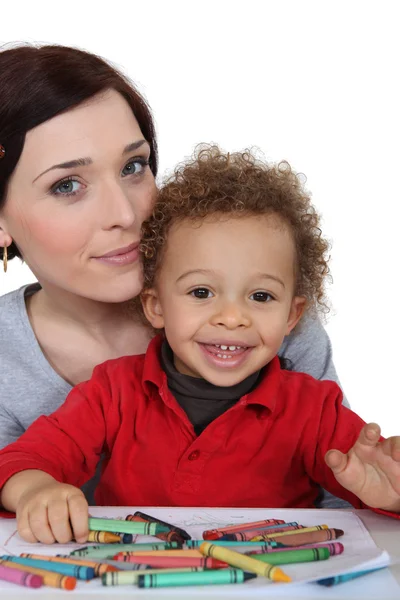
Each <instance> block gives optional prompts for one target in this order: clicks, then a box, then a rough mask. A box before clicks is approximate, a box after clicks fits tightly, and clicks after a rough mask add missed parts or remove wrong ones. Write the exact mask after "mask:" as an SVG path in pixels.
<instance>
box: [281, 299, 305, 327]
mask: <svg viewBox="0 0 400 600" xmlns="http://www.w3.org/2000/svg"><path fill="white" fill-rule="evenodd" d="M306 307H307V300H306V298H304V297H303V296H295V297H294V298H293V300H292V305H291V307H290V312H289V316H288V321H287V327H286V334H285V335H289V333H290V332H291V331H292V330H293V329H294V328H295V327H296V325H297V323H298V322H299V321H300V319H301V317H302V316H303V314H304V311H305V310H306Z"/></svg>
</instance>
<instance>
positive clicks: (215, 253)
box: [143, 216, 305, 386]
mask: <svg viewBox="0 0 400 600" xmlns="http://www.w3.org/2000/svg"><path fill="white" fill-rule="evenodd" d="M294 267H295V253H294V244H293V241H292V237H291V235H290V233H289V231H288V229H287V228H286V227H285V225H283V224H282V223H281V222H280V221H278V219H277V218H276V217H274V216H250V217H239V218H232V217H231V218H229V217H228V216H223V217H222V219H221V220H214V221H208V222H207V221H206V222H202V224H201V225H199V224H196V223H192V222H190V221H183V222H181V223H178V224H175V225H174V226H173V227H172V228H171V230H170V232H169V233H168V242H167V246H166V248H165V252H164V256H163V260H162V266H161V268H160V270H159V273H158V275H157V283H156V287H155V288H154V289H152V290H148V291H147V292H145V293H144V296H143V305H144V309H145V312H146V316H147V318H148V319H149V321H150V322H151V323H152V325H153V327H156V328H164V329H165V334H166V337H167V339H168V342H169V344H170V346H171V348H172V350H173V353H174V362H175V367H176V369H177V370H178V371H179V372H180V373H184V374H186V375H191V376H192V377H202V378H204V379H206V380H207V381H209V382H210V383H213V384H214V385H218V386H231V385H234V384H236V383H239V382H240V381H242V380H243V379H245V378H246V377H248V376H249V375H251V374H252V373H254V372H255V371H257V370H259V369H260V368H262V367H263V366H264V365H266V364H267V363H268V362H269V361H270V360H271V359H272V358H273V357H274V356H275V355H276V354H277V352H278V350H279V348H280V346H281V344H282V341H283V338H284V336H285V335H287V334H288V333H290V331H291V330H292V329H293V327H294V326H295V325H296V323H297V322H298V320H299V319H300V317H301V314H302V312H303V310H304V306H305V299H304V298H300V297H294V295H293V293H294V281H295V280H294Z"/></svg>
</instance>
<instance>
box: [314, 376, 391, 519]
mask: <svg viewBox="0 0 400 600" xmlns="http://www.w3.org/2000/svg"><path fill="white" fill-rule="evenodd" d="M319 388H320V390H319V391H320V392H322V396H321V397H320V398H318V403H317V406H319V413H318V416H317V415H315V418H313V419H311V420H310V423H312V428H311V429H310V431H308V432H307V436H306V438H307V439H308V440H310V442H309V446H308V450H307V451H306V453H305V462H306V469H307V472H308V473H309V475H310V476H311V477H312V479H314V480H315V481H317V482H318V483H319V484H320V485H323V486H324V487H326V488H327V489H328V490H329V491H331V492H332V493H334V494H336V495H338V496H341V497H342V498H345V499H346V500H348V501H349V502H351V503H352V504H353V505H354V506H356V507H359V508H365V507H373V508H381V509H386V510H388V511H396V512H397V511H399V510H400V437H393V438H389V439H387V440H384V439H383V438H382V437H381V436H380V430H379V427H378V426H376V425H374V424H369V425H367V424H366V423H365V422H364V421H363V420H362V419H361V418H360V417H359V416H358V415H356V414H355V413H353V412H352V411H351V410H349V409H348V408H346V407H344V406H342V402H341V391H340V390H339V388H338V387H337V386H336V385H335V384H334V383H331V382H324V383H323V384H322V383H321V384H320V385H319ZM316 412H318V410H317V411H316ZM313 436H314V440H315V442H313V441H312V440H313ZM333 451H334V452H333ZM328 465H329V466H328Z"/></svg>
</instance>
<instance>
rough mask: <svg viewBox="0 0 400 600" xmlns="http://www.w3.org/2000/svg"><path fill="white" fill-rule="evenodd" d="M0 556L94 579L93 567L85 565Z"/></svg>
mask: <svg viewBox="0 0 400 600" xmlns="http://www.w3.org/2000/svg"><path fill="white" fill-rule="evenodd" d="M0 558H1V560H7V561H10V562H14V563H18V564H19V565H26V566H27V567H36V568H37V569H45V570H46V571H53V572H54V573H60V574H61V575H69V576H70V577H76V578H77V579H83V580H84V581H89V579H94V577H95V574H94V569H93V567H87V566H85V565H65V564H62V563H55V562H53V561H52V560H48V559H44V558H41V559H37V558H27V557H25V556H1V557H0ZM50 559H51V557H50Z"/></svg>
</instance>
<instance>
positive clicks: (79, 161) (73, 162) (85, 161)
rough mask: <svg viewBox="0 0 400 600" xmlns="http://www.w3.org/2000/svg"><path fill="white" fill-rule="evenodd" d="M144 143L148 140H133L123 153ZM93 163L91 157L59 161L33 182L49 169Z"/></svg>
mask: <svg viewBox="0 0 400 600" xmlns="http://www.w3.org/2000/svg"><path fill="white" fill-rule="evenodd" d="M143 144H147V142H146V140H138V141H137V142H132V143H131V144H128V145H127V146H125V148H124V149H123V151H122V154H128V152H132V151H133V150H137V149H138V148H140V147H141V146H143ZM91 164H93V160H92V159H91V158H89V157H86V158H76V159H74V160H68V161H66V162H63V163H58V164H56V165H53V166H52V167H49V168H48V169H46V170H45V171H43V173H40V175H38V176H37V177H36V178H35V179H34V180H33V181H32V183H35V181H37V180H38V179H39V177H41V176H42V175H45V173H48V172H49V171H53V170H54V169H73V168H74V167H87V166H88V165H91Z"/></svg>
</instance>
